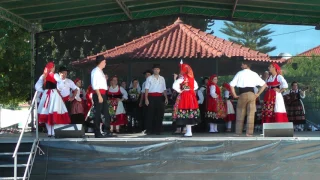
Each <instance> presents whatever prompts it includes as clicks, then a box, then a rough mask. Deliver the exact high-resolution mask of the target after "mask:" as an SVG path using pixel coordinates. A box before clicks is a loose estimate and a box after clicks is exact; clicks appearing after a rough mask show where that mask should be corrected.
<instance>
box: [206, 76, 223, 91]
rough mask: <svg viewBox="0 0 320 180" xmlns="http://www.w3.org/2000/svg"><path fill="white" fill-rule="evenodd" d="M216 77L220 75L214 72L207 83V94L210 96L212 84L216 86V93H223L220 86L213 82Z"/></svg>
mask: <svg viewBox="0 0 320 180" xmlns="http://www.w3.org/2000/svg"><path fill="white" fill-rule="evenodd" d="M215 77H218V76H217V75H216V74H214V75H212V76H210V78H209V81H208V84H207V96H210V86H212V85H213V86H215V87H216V94H218V95H219V96H220V93H221V91H220V88H219V86H218V85H217V84H216V83H214V82H213V79H214V78H215Z"/></svg>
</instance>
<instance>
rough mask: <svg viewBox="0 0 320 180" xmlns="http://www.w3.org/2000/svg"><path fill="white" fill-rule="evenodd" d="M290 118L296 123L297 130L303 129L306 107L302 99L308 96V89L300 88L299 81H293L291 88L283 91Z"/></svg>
mask: <svg viewBox="0 0 320 180" xmlns="http://www.w3.org/2000/svg"><path fill="white" fill-rule="evenodd" d="M283 95H284V99H285V105H286V109H287V114H288V119H289V121H290V122H292V123H293V124H294V125H295V130H299V131H303V129H304V124H305V123H306V117H305V109H304V105H303V102H302V100H301V99H304V98H305V97H306V91H305V90H301V89H299V88H298V82H296V81H294V82H292V83H291V89H290V90H288V91H286V92H285V93H283Z"/></svg>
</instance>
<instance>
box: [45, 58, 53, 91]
mask: <svg viewBox="0 0 320 180" xmlns="http://www.w3.org/2000/svg"><path fill="white" fill-rule="evenodd" d="M53 67H54V62H48V63H47V65H46V67H45V68H44V70H43V85H44V86H45V85H46V79H47V76H48V74H49V73H50V72H51V70H52V68H53Z"/></svg>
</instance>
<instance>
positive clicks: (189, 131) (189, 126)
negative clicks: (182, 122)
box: [184, 125, 192, 136]
mask: <svg viewBox="0 0 320 180" xmlns="http://www.w3.org/2000/svg"><path fill="white" fill-rule="evenodd" d="M186 127H187V132H186V133H185V134H184V135H185V136H192V129H191V127H192V126H191V125H187V126H186Z"/></svg>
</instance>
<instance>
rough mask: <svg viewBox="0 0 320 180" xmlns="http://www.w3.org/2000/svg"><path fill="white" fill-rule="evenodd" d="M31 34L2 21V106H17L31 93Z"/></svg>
mask: <svg viewBox="0 0 320 180" xmlns="http://www.w3.org/2000/svg"><path fill="white" fill-rule="evenodd" d="M29 39H30V34H29V33H28V32H27V31H25V30H24V29H21V28H20V27H18V26H16V25H14V24H12V23H10V22H6V21H0V94H1V96H0V104H5V105H13V106H14V105H17V104H18V103H20V102H23V101H25V100H26V99H27V97H28V95H29V92H30V80H31V78H30V77H31V75H30V62H31V61H30V59H31V54H30V43H29Z"/></svg>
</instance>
